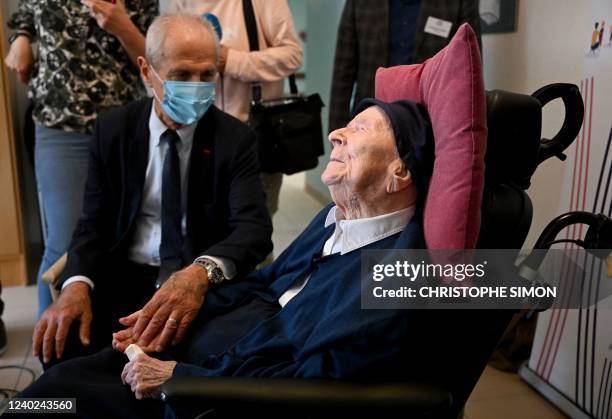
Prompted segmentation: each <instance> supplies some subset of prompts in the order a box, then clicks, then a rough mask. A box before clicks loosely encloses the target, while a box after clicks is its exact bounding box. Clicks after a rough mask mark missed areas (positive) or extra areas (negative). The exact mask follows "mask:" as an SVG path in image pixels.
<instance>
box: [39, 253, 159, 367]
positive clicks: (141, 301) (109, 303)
mask: <svg viewBox="0 0 612 419" xmlns="http://www.w3.org/2000/svg"><path fill="white" fill-rule="evenodd" d="M109 271H111V272H112V273H111V274H109V275H108V277H106V278H104V280H103V281H101V280H98V281H97V282H96V286H95V288H94V290H93V292H92V294H91V303H92V314H93V316H92V322H91V328H90V345H89V346H84V345H83V344H82V343H81V340H80V339H79V326H80V325H79V323H78V322H75V323H73V324H72V327H71V328H70V332H69V333H68V338H67V340H66V347H65V350H64V354H63V355H62V358H61V359H59V360H58V359H57V358H55V355H54V356H53V357H52V358H51V361H50V362H48V363H43V368H44V369H45V370H46V369H48V368H50V367H52V366H53V365H56V364H58V363H60V362H63V361H66V360H69V359H72V358H76V357H80V356H86V355H91V354H94V353H96V352H98V351H100V350H101V349H102V348H104V347H106V346H109V345H110V344H111V342H112V333H113V332H116V331H118V330H122V329H124V328H125V327H124V326H122V325H121V324H120V323H119V319H120V318H121V317H124V316H127V315H129V314H131V313H133V312H135V311H137V310H139V309H141V308H142V307H143V306H144V305H145V303H146V302H147V301H148V300H149V299H150V298H151V296H153V294H154V293H155V280H156V279H157V272H158V268H156V267H153V266H147V265H139V264H136V263H133V262H130V261H126V262H124V263H122V264H120V265H119V267H118V268H117V269H112V270H109ZM41 362H42V357H41Z"/></svg>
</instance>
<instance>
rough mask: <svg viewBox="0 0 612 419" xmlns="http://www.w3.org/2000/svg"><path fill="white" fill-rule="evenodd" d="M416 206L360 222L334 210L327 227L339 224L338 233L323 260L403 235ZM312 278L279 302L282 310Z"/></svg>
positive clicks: (329, 214) (333, 236)
mask: <svg viewBox="0 0 612 419" xmlns="http://www.w3.org/2000/svg"><path fill="white" fill-rule="evenodd" d="M414 210H415V206H414V205H412V206H410V207H408V208H404V209H401V210H399V211H396V212H392V213H390V214H384V215H379V216H377V217H370V218H358V219H356V220H345V219H344V214H343V213H342V211H339V210H338V207H337V206H334V207H333V208H331V209H330V210H329V213H327V218H326V219H325V227H329V226H330V225H332V224H333V223H335V224H336V228H335V230H334V233H333V234H332V235H331V237H330V238H329V239H327V241H326V242H325V244H324V245H323V251H322V253H321V256H329V255H333V254H335V253H340V254H341V255H344V254H345V253H349V252H352V251H353V250H357V249H359V248H362V247H364V246H367V245H368V244H371V243H374V242H377V241H379V240H382V239H384V238H386V237H389V236H392V235H393V234H396V233H399V232H400V231H403V230H404V228H406V226H407V225H408V223H409V222H410V220H411V219H412V217H413V216H414ZM309 279H310V275H308V276H306V278H304V279H303V280H302V281H297V282H296V283H295V284H293V285H292V286H291V287H290V288H289V289H288V290H287V291H285V292H284V293H283V295H281V296H280V298H279V299H278V304H280V306H281V307H285V305H286V304H287V303H288V302H289V301H291V300H292V299H293V297H295V296H296V295H298V294H299V292H300V291H302V290H303V289H304V287H305V286H306V283H307V282H308V280H309Z"/></svg>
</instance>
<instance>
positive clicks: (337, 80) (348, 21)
mask: <svg viewBox="0 0 612 419" xmlns="http://www.w3.org/2000/svg"><path fill="white" fill-rule="evenodd" d="M357 54H358V51H357V33H356V28H355V2H354V0H347V2H346V4H345V5H344V10H343V11H342V17H341V19H340V25H339V26H338V38H337V40H336V56H335V59H334V72H333V75H332V85H331V95H330V104H329V126H328V131H329V132H331V131H333V130H335V129H337V128H340V127H344V126H345V125H346V124H347V123H348V121H349V119H350V104H351V97H352V95H353V86H354V84H355V80H356V78H357V61H358V59H357Z"/></svg>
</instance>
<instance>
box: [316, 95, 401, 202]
mask: <svg viewBox="0 0 612 419" xmlns="http://www.w3.org/2000/svg"><path fill="white" fill-rule="evenodd" d="M329 141H330V142H331V143H332V151H331V156H330V159H329V163H327V167H326V168H325V171H323V174H322V175H321V181H322V182H323V183H324V184H326V185H327V186H329V187H330V188H334V187H337V186H339V185H342V186H343V187H345V188H348V190H349V191H351V192H354V193H356V194H359V193H362V192H364V191H366V190H384V188H385V181H386V180H387V179H388V175H389V165H390V163H391V162H392V161H393V160H394V158H397V151H396V148H395V147H396V146H395V139H394V138H393V131H392V130H391V127H390V126H389V123H388V121H387V117H386V116H385V114H384V113H383V111H382V110H381V109H380V108H378V107H376V106H371V107H369V108H367V109H366V110H364V111H363V112H361V113H360V114H359V115H357V116H356V117H355V118H354V119H353V120H352V121H351V122H350V123H349V124H348V125H347V126H346V128H341V129H337V130H335V131H333V132H332V133H331V134H329Z"/></svg>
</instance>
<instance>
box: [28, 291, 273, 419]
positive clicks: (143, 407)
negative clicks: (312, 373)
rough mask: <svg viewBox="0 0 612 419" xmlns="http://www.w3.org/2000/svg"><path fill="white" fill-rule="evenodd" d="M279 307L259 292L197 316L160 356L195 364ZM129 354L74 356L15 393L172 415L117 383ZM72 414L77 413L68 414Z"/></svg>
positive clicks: (129, 414)
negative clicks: (216, 312) (213, 313)
mask: <svg viewBox="0 0 612 419" xmlns="http://www.w3.org/2000/svg"><path fill="white" fill-rule="evenodd" d="M279 310H280V306H279V305H278V304H276V303H269V302H266V301H264V300H262V299H260V298H257V297H255V298H253V299H251V300H249V301H245V303H244V304H243V305H242V306H240V307H237V308H235V309H234V310H231V311H229V312H227V313H224V314H222V315H218V316H215V317H212V318H210V317H208V318H206V320H205V317H204V316H203V315H201V316H199V317H198V318H197V319H196V320H195V321H194V323H193V324H192V326H191V328H190V332H189V334H188V335H187V336H186V337H185V339H186V340H185V341H184V342H183V344H182V345H181V346H180V347H177V348H173V350H171V351H169V352H168V353H166V354H156V355H155V356H156V357H157V358H160V359H176V360H177V361H179V362H187V363H191V364H195V365H198V364H200V363H201V362H202V361H203V360H204V359H206V358H207V357H208V356H211V355H216V354H219V353H223V352H225V351H227V350H228V349H229V348H230V347H231V346H233V345H234V344H235V343H236V342H237V341H238V340H240V338H242V337H243V336H245V335H246V334H247V333H249V332H250V331H251V330H252V329H253V328H254V327H255V326H256V325H257V324H259V323H260V322H261V321H263V320H265V319H267V318H269V317H271V316H273V315H275V314H276V313H278V311H279ZM126 363H127V357H126V356H125V355H124V354H122V353H120V352H118V351H115V350H114V349H112V348H105V349H104V350H102V351H100V352H98V353H96V354H94V355H90V356H85V357H81V358H76V359H72V360H69V361H66V362H62V363H60V364H59V365H56V366H54V367H53V368H50V369H49V370H48V371H46V372H45V373H44V374H43V375H42V376H41V377H40V378H39V379H38V380H37V381H36V382H35V383H34V384H32V385H31V386H30V387H28V388H27V389H25V390H24V391H23V392H22V393H21V394H20V395H19V397H75V398H76V399H77V400H76V406H77V414H76V417H79V418H156V417H163V416H164V412H165V414H166V416H167V417H173V416H174V412H172V411H170V410H169V409H166V407H165V406H164V404H163V403H162V402H161V401H159V400H136V399H135V397H134V395H133V393H132V392H131V390H130V388H129V387H128V386H124V385H123V384H122V383H121V371H122V370H123V367H124V366H125V364H126ZM211 408H213V409H214V408H219V406H199V405H197V406H184V408H183V409H181V411H180V414H179V415H178V417H180V418H182V417H194V416H197V415H198V414H199V413H202V412H205V411H207V410H210V409H211ZM70 417H72V418H74V417H75V416H74V415H72V416H70Z"/></svg>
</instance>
